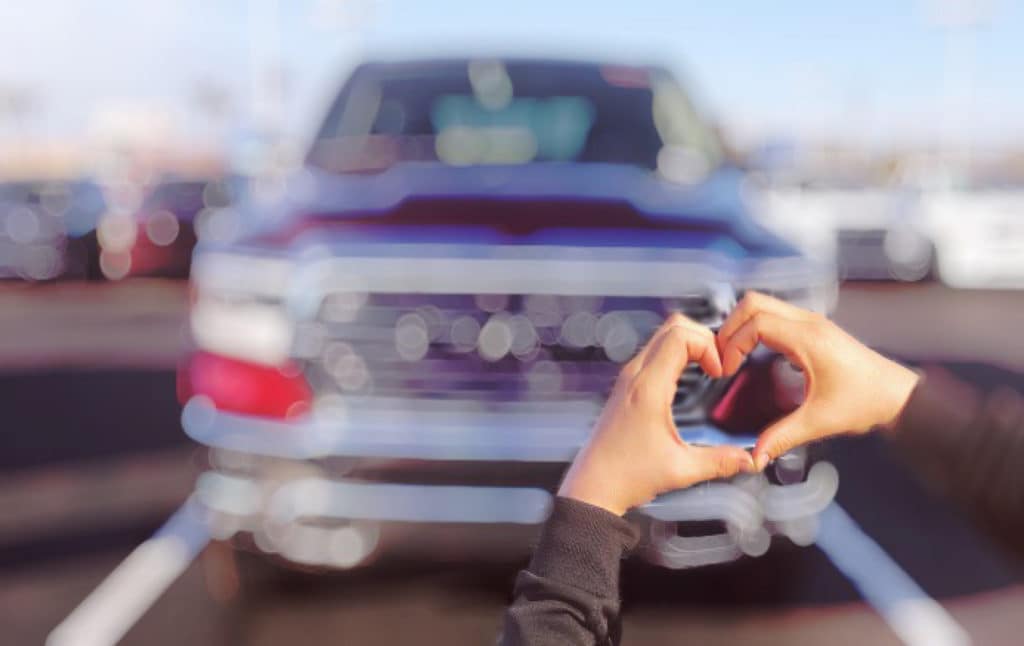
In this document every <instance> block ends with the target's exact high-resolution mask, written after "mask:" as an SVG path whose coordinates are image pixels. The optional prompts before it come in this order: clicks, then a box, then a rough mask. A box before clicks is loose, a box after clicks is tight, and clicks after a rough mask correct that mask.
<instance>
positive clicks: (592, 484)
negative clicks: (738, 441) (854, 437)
mask: <svg viewBox="0 0 1024 646" xmlns="http://www.w3.org/2000/svg"><path fill="white" fill-rule="evenodd" d="M691 361H696V362H698V363H699V364H700V366H701V367H702V368H703V369H704V371H705V372H706V373H707V374H709V375H710V376H712V377H719V376H721V375H722V364H721V362H720V360H719V356H718V348H717V347H716V345H715V336H714V334H713V333H712V332H711V330H709V329H708V328H706V327H704V326H702V325H700V324H698V323H695V322H693V321H691V320H690V319H688V318H686V317H685V316H683V315H681V314H673V315H672V316H670V317H669V318H668V320H666V321H665V323H664V324H663V325H662V326H661V327H660V328H658V330H657V331H656V332H655V333H654V335H652V336H651V339H650V341H648V343H647V345H646V346H645V347H644V348H643V349H642V350H641V351H640V352H639V353H638V354H637V355H636V356H635V357H633V359H631V360H630V361H629V362H628V363H627V364H626V365H625V366H623V368H622V371H621V372H620V373H619V377H618V379H617V380H616V382H615V387H614V389H613V390H612V393H611V396H610V397H609V398H608V402H607V403H606V404H605V407H604V410H603V411H602V413H601V416H600V418H599V419H598V421H597V423H596V426H595V427H594V431H593V433H592V434H591V436H590V439H589V440H588V441H587V443H586V444H585V445H584V446H583V448H581V449H580V451H579V453H578V454H577V455H576V458H575V460H573V463H572V465H571V466H570V467H569V471H568V472H567V473H566V476H565V480H564V481H563V482H562V486H561V487H560V488H559V490H558V495H560V496H564V497H567V498H575V499H577V500H580V501H582V502H586V503H589V504H592V505H596V506H598V507H602V508H604V509H607V510H608V511H610V512H612V513H614V514H617V515H620V516H621V515H622V514H624V513H625V512H626V510H628V509H630V508H632V507H636V506H638V505H642V504H644V503H647V502H650V501H651V500H653V499H654V498H655V496H657V495H658V494H660V493H663V492H666V491H671V490H673V489H682V488H684V487H689V486H690V485H692V484H695V483H697V482H701V481H704V480H710V479H713V478H726V477H730V476H733V475H735V474H736V473H738V472H740V471H753V468H754V463H753V460H752V459H751V456H750V454H749V453H747V451H745V450H744V449H742V448H739V447H734V446H715V447H705V446H691V445H689V444H687V443H686V442H684V441H683V440H682V439H681V438H680V437H679V432H678V430H677V429H676V425H675V422H674V421H673V419H672V400H673V398H674V397H675V393H676V382H677V381H678V380H679V376H680V374H681V373H682V371H683V369H684V368H685V367H686V365H687V364H688V363H690V362H691Z"/></svg>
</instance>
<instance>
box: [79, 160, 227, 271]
mask: <svg viewBox="0 0 1024 646" xmlns="http://www.w3.org/2000/svg"><path fill="white" fill-rule="evenodd" d="M243 186H244V183H243V182H242V181H241V180H240V179H238V178H237V177H227V178H220V179H211V178H203V179H175V180H168V181H163V182H160V183H159V184H157V185H156V186H155V187H154V188H153V189H152V190H151V191H150V193H149V194H148V195H147V196H146V198H145V200H143V202H142V205H141V206H140V207H139V209H138V211H136V213H135V214H134V215H133V216H118V215H112V216H108V217H107V218H105V219H104V221H103V222H101V223H100V228H99V242H100V249H101V254H100V267H101V268H102V271H103V274H104V275H105V276H106V277H107V278H110V279H114V280H117V279H120V278H125V277H127V276H159V277H165V278H187V277H188V274H189V266H190V265H191V263H192V250H193V249H194V248H195V245H196V241H197V240H198V237H199V236H200V235H201V232H202V230H204V227H205V228H209V226H210V224H211V222H212V221H214V220H217V219H221V220H223V219H225V217H228V216H230V213H229V210H230V207H231V205H232V204H233V203H234V201H235V200H236V199H237V197H238V196H239V194H240V193H241V190H242V188H243Z"/></svg>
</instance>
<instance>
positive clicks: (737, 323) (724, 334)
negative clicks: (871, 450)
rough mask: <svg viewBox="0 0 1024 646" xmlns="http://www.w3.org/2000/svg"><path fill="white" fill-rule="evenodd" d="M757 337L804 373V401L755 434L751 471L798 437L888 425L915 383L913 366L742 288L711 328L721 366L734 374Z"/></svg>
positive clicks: (805, 439) (808, 314)
mask: <svg viewBox="0 0 1024 646" xmlns="http://www.w3.org/2000/svg"><path fill="white" fill-rule="evenodd" d="M758 343H763V344H764V345H766V346H768V347H769V348H771V349H773V350H775V351H777V352H781V353H782V354H783V355H785V356H786V358H787V359H789V361H790V362H791V363H793V364H794V365H796V366H797V367H798V368H800V369H801V370H803V372H804V375H805V376H806V379H807V389H806V396H805V398H804V403H803V404H802V405H801V406H800V407H799V408H797V409H796V410H795V411H793V412H792V413H790V414H789V415H787V416H786V417H783V418H782V419H780V420H779V421H777V422H775V423H774V424H772V425H771V426H769V427H768V428H767V429H765V430H764V431H763V432H762V433H761V435H760V437H759V438H758V440H757V444H756V446H755V447H754V451H753V455H754V463H755V465H756V467H757V468H758V469H759V470H761V469H764V467H765V466H766V465H767V464H768V462H769V461H770V460H772V459H775V458H777V457H779V456H780V455H782V454H784V453H786V452H787V451H789V450H790V449H793V448H795V447H797V446H800V445H801V444H805V443H807V442H812V441H814V440H819V439H824V438H827V437H832V436H834V435H840V434H845V433H863V432H866V431H868V430H870V429H872V428H874V427H876V426H890V425H892V424H893V423H894V422H895V421H896V419H897V418H898V417H899V415H900V413H901V412H902V410H903V407H904V406H905V405H906V402H907V399H908V398H909V397H910V394H911V393H912V392H913V390H914V387H915V386H916V385H917V381H918V376H917V374H916V373H914V372H913V371H911V370H909V369H908V368H906V367H904V366H901V365H900V364H898V363H896V362H895V361H891V360H889V359H886V358H885V357H883V356H882V355H880V354H878V353H877V352H875V351H874V350H871V349H870V348H868V347H867V346H865V345H863V344H862V343H860V342H859V341H857V339H855V338H853V337H852V336H850V335H849V334H847V333H846V332H844V331H843V330H842V329H841V328H840V327H839V326H838V325H836V324H835V323H833V322H832V321H830V320H829V319H827V318H826V317H825V316H823V315H821V314H817V313H815V312H810V311H807V310H803V309H800V308H798V307H796V306H794V305H791V304H789V303H785V302H783V301H780V300H778V299H775V298H772V297H770V296H765V295H764V294H758V293H755V292H749V293H747V294H746V295H745V296H744V297H743V299H742V300H741V301H740V303H739V304H738V305H737V306H736V308H735V309H734V310H733V312H732V313H731V314H730V315H729V318H728V319H726V321H725V323H724V324H723V325H722V327H721V329H720V330H719V331H718V337H717V344H718V349H719V353H720V355H721V358H722V370H723V373H724V374H725V375H726V376H729V375H733V374H735V373H736V371H737V370H739V367H740V365H741V364H742V362H743V358H744V357H745V356H746V355H748V354H750V353H751V352H752V351H753V350H754V348H755V347H757V344H758Z"/></svg>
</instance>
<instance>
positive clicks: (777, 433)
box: [752, 405, 813, 471]
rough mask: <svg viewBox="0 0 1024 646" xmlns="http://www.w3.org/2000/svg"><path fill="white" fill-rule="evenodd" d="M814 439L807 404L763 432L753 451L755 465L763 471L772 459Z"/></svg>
mask: <svg viewBox="0 0 1024 646" xmlns="http://www.w3.org/2000/svg"><path fill="white" fill-rule="evenodd" d="M812 439H813V437H812V436H811V434H810V427H809V426H808V424H807V411H806V405H805V406H801V407H800V408H798V409H796V410H795V411H793V412H792V413H790V414H789V415H786V416H785V417H783V418H782V419H780V420H778V421H776V422H775V423H774V424H772V425H771V426H769V427H768V428H766V429H765V430H764V431H762V432H761V435H760V436H759V437H758V438H757V444H755V445H754V450H753V452H752V453H753V458H754V465H755V467H756V468H757V470H758V471H763V470H764V468H765V467H766V466H767V465H768V462H769V461H770V460H774V459H775V458H777V457H779V456H780V455H782V454H783V453H786V452H787V451H789V450H791V449H794V448H796V447H798V446H800V445H801V444H804V443H806V442H809V441H810V440H812Z"/></svg>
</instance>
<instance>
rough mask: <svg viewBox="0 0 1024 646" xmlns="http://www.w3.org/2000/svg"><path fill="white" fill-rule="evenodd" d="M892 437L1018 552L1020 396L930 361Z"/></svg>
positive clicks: (1022, 484) (1021, 527) (1023, 418)
mask: <svg viewBox="0 0 1024 646" xmlns="http://www.w3.org/2000/svg"><path fill="white" fill-rule="evenodd" d="M892 437H893V439H894V441H895V443H896V445H897V446H898V447H899V448H900V449H901V452H902V453H903V455H904V456H905V458H906V459H907V461H908V462H910V463H911V465H912V466H913V467H914V468H915V469H916V470H917V471H918V473H919V474H920V475H922V476H923V478H924V479H925V480H926V481H927V482H928V483H929V484H931V485H933V486H934V487H935V488H936V489H938V490H939V491H940V492H941V493H943V494H944V495H946V496H947V497H949V498H951V499H953V500H954V501H956V502H958V503H960V505H961V506H963V507H964V509H965V510H967V511H968V512H969V513H970V514H971V515H972V516H974V518H975V520H976V521H977V522H978V523H979V524H980V525H981V526H982V527H983V528H985V529H987V530H988V531H989V532H991V533H992V534H994V535H995V536H996V537H997V538H999V539H1001V540H1002V541H1003V542H1004V543H1006V544H1007V545H1008V546H1010V547H1011V548H1012V549H1014V550H1015V551H1017V552H1018V553H1024V400H1022V398H1021V396H1020V394H1019V393H1017V392H1016V391H1014V390H1012V389H1009V388H997V389H995V390H992V391H991V392H987V393H982V392H979V391H978V390H976V389H975V388H973V387H972V386H970V385H968V384H966V383H964V382H961V381H959V380H957V379H956V378H955V377H953V376H952V375H951V374H949V373H948V372H947V371H945V370H942V369H939V368H929V369H926V370H925V371H924V374H923V377H922V379H921V381H920V382H919V383H918V386H917V388H916V389H915V390H914V392H913V394H912V395H911V396H910V399H909V400H908V402H907V405H906V407H905V408H904V410H903V413H902V414H901V415H900V419H899V421H898V422H897V423H896V425H895V427H894V429H893V432H892Z"/></svg>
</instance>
